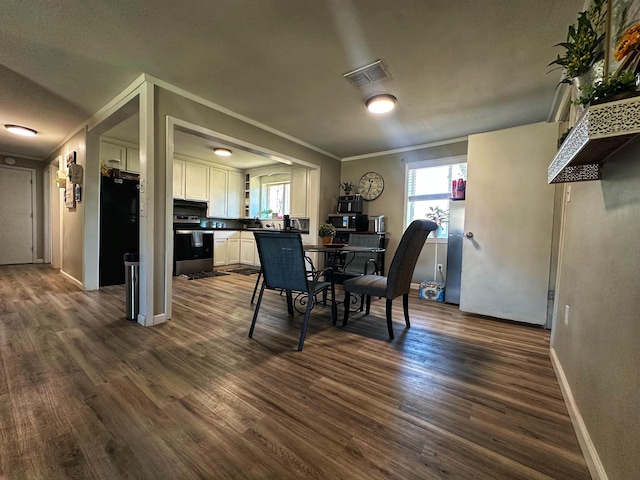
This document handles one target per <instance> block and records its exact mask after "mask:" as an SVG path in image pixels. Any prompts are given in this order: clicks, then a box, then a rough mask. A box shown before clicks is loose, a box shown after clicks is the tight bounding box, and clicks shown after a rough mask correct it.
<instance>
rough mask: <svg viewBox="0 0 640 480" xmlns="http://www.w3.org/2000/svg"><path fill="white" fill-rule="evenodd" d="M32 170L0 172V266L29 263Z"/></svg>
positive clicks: (31, 247)
mask: <svg viewBox="0 0 640 480" xmlns="http://www.w3.org/2000/svg"><path fill="white" fill-rule="evenodd" d="M32 175H33V172H32V170H26V169H18V168H0V223H1V224H2V228H0V245H2V248H0V265H8V264H14V263H32V262H33V261H34V259H33V188H35V186H34V185H33V183H32Z"/></svg>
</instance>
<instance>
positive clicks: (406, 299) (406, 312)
mask: <svg viewBox="0 0 640 480" xmlns="http://www.w3.org/2000/svg"><path fill="white" fill-rule="evenodd" d="M402 308H403V310H404V322H405V323H406V324H407V328H411V322H410V321H409V294H408V293H405V294H404V295H403V296H402Z"/></svg>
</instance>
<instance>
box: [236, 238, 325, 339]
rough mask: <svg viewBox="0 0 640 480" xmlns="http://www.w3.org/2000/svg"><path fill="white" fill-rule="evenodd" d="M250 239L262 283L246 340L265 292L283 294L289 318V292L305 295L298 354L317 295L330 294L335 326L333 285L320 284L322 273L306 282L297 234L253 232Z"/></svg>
mask: <svg viewBox="0 0 640 480" xmlns="http://www.w3.org/2000/svg"><path fill="white" fill-rule="evenodd" d="M253 235H254V237H255V239H256V246H257V248H258V255H259V257H260V264H261V269H262V275H263V281H262V286H261V287H260V293H259V295H258V300H257V302H256V308H255V310H254V313H253V320H252V322H251V328H250V330H249V337H252V336H253V330H254V328H255V325H256V320H257V318H258V312H259V310H260V304H261V303H262V296H263V294H264V291H265V289H271V290H280V291H284V292H285V293H286V298H287V309H288V312H289V315H293V310H294V309H293V295H292V292H299V293H302V294H305V295H306V297H305V302H306V309H305V314H304V319H303V322H302V331H301V333H300V340H299V342H298V350H302V347H303V345H304V338H305V335H306V332H307V324H308V322H309V315H310V314H311V309H312V308H313V307H314V305H315V303H316V301H315V299H316V295H318V294H319V293H322V292H326V291H327V290H331V298H330V301H331V320H332V322H333V324H334V325H335V323H336V305H335V290H334V284H333V282H328V281H323V280H322V278H323V276H324V273H325V272H324V271H319V272H315V274H314V275H313V277H312V278H309V276H308V272H307V269H306V266H307V261H306V260H305V255H304V250H303V247H302V237H301V236H300V234H299V233H280V232H254V234H253Z"/></svg>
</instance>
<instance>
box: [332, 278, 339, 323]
mask: <svg viewBox="0 0 640 480" xmlns="http://www.w3.org/2000/svg"><path fill="white" fill-rule="evenodd" d="M331 323H332V324H333V325H335V324H336V323H338V305H337V304H336V287H335V285H334V284H333V283H332V284H331Z"/></svg>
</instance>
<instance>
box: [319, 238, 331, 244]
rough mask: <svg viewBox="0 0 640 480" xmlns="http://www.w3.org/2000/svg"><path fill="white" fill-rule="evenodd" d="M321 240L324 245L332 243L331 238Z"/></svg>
mask: <svg viewBox="0 0 640 480" xmlns="http://www.w3.org/2000/svg"><path fill="white" fill-rule="evenodd" d="M321 238H322V244H323V245H326V244H328V243H333V237H321Z"/></svg>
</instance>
